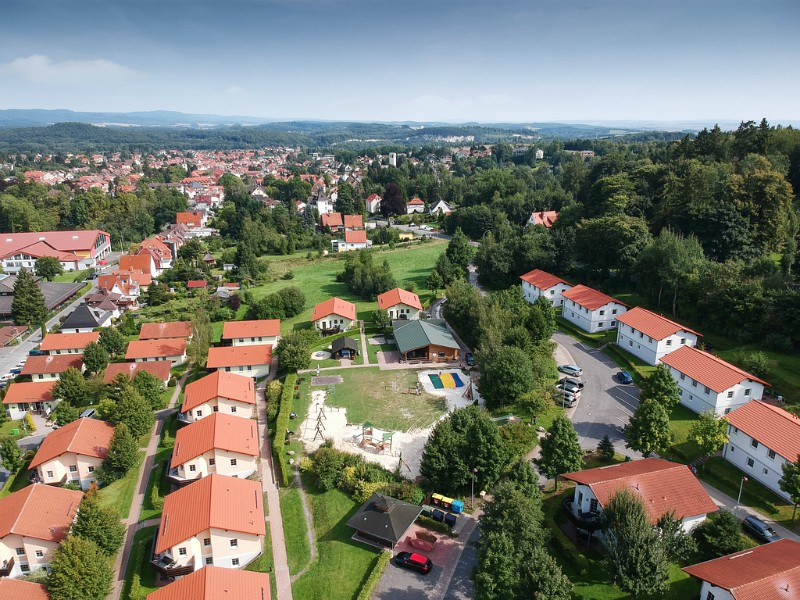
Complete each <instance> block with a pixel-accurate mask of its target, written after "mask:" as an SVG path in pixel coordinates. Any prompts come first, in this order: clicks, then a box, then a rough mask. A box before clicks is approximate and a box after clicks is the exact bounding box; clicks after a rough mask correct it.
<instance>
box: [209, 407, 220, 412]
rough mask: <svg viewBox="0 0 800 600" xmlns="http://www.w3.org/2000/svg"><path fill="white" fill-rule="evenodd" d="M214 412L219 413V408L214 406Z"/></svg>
mask: <svg viewBox="0 0 800 600" xmlns="http://www.w3.org/2000/svg"><path fill="white" fill-rule="evenodd" d="M211 410H212V411H213V412H219V406H214V407H212V408H211Z"/></svg>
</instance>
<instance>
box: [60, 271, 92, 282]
mask: <svg viewBox="0 0 800 600" xmlns="http://www.w3.org/2000/svg"><path fill="white" fill-rule="evenodd" d="M89 271H92V269H86V270H85V271H64V272H63V273H61V274H60V275H56V276H55V277H53V281H54V282H55V283H77V282H78V281H83V280H84V279H86V277H87V276H88V275H89Z"/></svg>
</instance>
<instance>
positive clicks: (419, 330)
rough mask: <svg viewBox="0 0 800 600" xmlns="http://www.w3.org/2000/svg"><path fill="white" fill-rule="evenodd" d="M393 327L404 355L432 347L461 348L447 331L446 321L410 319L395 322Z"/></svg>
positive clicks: (398, 346) (395, 337)
mask: <svg viewBox="0 0 800 600" xmlns="http://www.w3.org/2000/svg"><path fill="white" fill-rule="evenodd" d="M392 325H393V327H394V339H395V341H397V348H398V350H400V352H402V353H403V354H405V353H406V352H411V351H412V350H417V349H418V348H425V347H427V346H432V345H433V346H444V347H445V348H459V347H460V346H459V345H458V342H456V340H455V339H454V338H453V336H452V335H451V334H450V332H449V331H448V330H447V327H445V325H444V321H441V320H438V319H429V320H427V321H420V320H417V319H410V320H408V321H395V322H394V323H393V324H392Z"/></svg>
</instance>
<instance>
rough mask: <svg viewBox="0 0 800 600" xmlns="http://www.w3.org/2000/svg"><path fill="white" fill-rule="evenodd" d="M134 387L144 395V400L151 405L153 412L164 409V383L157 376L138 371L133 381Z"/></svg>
mask: <svg viewBox="0 0 800 600" xmlns="http://www.w3.org/2000/svg"><path fill="white" fill-rule="evenodd" d="M131 381H132V383H133V387H134V388H135V389H136V391H137V392H139V393H140V394H141V395H142V398H144V399H145V401H146V402H147V403H148V404H149V405H150V407H151V408H152V409H153V410H160V409H162V408H164V407H163V405H162V404H163V402H162V398H161V396H162V393H163V392H164V383H163V382H162V381H161V380H160V379H159V378H158V377H156V376H155V375H153V374H151V373H148V372H147V371H141V370H140V371H136V374H135V375H134V376H133V379H132V380H131Z"/></svg>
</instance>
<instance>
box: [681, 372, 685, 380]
mask: <svg viewBox="0 0 800 600" xmlns="http://www.w3.org/2000/svg"><path fill="white" fill-rule="evenodd" d="M684 379H686V375H685V374H684V373H681V381H683V380H684Z"/></svg>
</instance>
